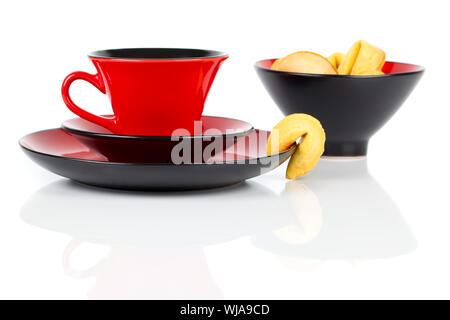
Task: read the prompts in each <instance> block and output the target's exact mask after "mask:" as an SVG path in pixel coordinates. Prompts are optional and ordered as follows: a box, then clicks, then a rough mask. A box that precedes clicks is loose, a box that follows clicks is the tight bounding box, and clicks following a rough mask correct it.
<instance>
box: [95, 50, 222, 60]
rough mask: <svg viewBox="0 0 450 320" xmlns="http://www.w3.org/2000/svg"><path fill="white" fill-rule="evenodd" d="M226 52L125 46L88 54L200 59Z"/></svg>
mask: <svg viewBox="0 0 450 320" xmlns="http://www.w3.org/2000/svg"><path fill="white" fill-rule="evenodd" d="M226 56H227V54H226V53H224V52H220V51H215V50H203V49H179V48H125V49H107V50H98V51H94V52H92V53H90V54H89V57H92V58H104V59H139V60H141V59H173V60H183V59H201V58H219V57H226Z"/></svg>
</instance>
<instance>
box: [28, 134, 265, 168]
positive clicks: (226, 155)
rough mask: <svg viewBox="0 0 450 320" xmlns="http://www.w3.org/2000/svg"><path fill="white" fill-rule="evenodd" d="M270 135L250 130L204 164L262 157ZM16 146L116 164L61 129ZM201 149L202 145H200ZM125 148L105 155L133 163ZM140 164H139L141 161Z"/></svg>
mask: <svg viewBox="0 0 450 320" xmlns="http://www.w3.org/2000/svg"><path fill="white" fill-rule="evenodd" d="M269 135H270V132H268V131H263V130H254V131H252V132H251V133H250V134H248V135H246V136H244V137H242V138H241V139H239V140H238V141H235V142H234V143H232V144H230V145H229V146H227V148H224V149H223V152H222V153H220V154H215V155H214V156H213V157H212V158H209V159H204V160H205V161H202V162H203V163H204V162H207V163H217V162H230V161H239V160H245V159H247V160H251V159H259V158H262V157H266V156H267V154H266V143H267V139H268V137H269ZM20 145H21V146H22V147H24V148H26V149H28V150H30V151H33V152H37V153H40V154H45V155H50V156H54V157H62V158H72V159H82V160H89V161H102V162H117V161H114V160H112V159H110V156H111V155H110V154H109V153H104V154H100V153H99V152H97V151H96V150H95V149H92V148H90V147H89V146H88V145H87V144H84V143H83V142H81V141H80V140H79V139H78V138H77V137H75V136H74V135H72V134H71V133H69V132H67V131H65V130H64V129H50V130H45V131H40V132H35V133H32V134H30V135H27V136H25V137H23V138H22V139H21V140H20ZM201 147H202V148H204V147H203V146H201ZM127 148H128V146H127V145H124V144H121V143H115V144H113V145H111V149H110V150H109V152H112V153H117V154H122V155H123V157H124V158H126V157H127V155H128V157H130V158H128V159H124V161H123V163H134V162H133V161H131V158H132V157H133V156H132V155H131V156H130V155H129V153H128V152H127ZM153 151H154V153H158V151H160V150H158V149H157V148H155V149H153ZM141 163H142V162H141ZM152 163H153V164H160V162H159V161H158V160H157V161H154V162H152V161H149V162H147V164H152Z"/></svg>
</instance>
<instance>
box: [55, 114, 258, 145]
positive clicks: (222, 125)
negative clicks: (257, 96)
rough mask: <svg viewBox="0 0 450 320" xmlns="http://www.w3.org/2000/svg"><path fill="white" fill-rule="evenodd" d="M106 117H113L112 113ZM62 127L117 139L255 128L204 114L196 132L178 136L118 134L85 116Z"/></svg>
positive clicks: (209, 134) (227, 132)
mask: <svg viewBox="0 0 450 320" xmlns="http://www.w3.org/2000/svg"><path fill="white" fill-rule="evenodd" d="M105 117H112V116H110V115H108V116H105ZM62 128H63V129H66V130H68V131H70V132H72V133H77V134H84V135H97V136H100V135H101V136H108V137H111V138H116V139H123V138H140V139H144V140H145V139H149V140H155V139H172V138H174V137H176V136H179V137H185V136H189V137H191V138H192V136H198V137H199V138H203V139H204V138H213V137H217V136H225V135H227V136H238V135H245V134H248V133H249V132H250V131H252V130H253V127H252V125H251V124H250V123H248V122H245V121H242V120H237V119H232V118H224V117H213V116H202V117H201V118H200V120H199V122H198V123H197V126H196V127H195V128H194V129H195V130H194V132H190V131H188V130H180V131H179V132H178V134H177V135H176V136H129V135H116V134H114V133H113V132H111V130H109V129H107V128H105V127H102V126H99V125H97V124H95V123H93V122H90V121H88V120H85V119H83V118H73V119H69V120H66V121H64V122H63V123H62Z"/></svg>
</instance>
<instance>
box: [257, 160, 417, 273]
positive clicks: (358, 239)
mask: <svg viewBox="0 0 450 320" xmlns="http://www.w3.org/2000/svg"><path fill="white" fill-rule="evenodd" d="M282 197H284V198H285V199H286V201H288V202H290V203H291V205H292V208H293V211H292V212H293V214H294V215H295V216H296V217H297V222H296V223H295V224H294V225H290V226H285V227H283V228H281V229H276V230H275V231H274V232H273V233H272V234H267V233H266V234H261V235H257V236H255V237H254V239H253V241H254V244H255V245H256V246H257V247H260V248H263V249H265V250H268V251H271V252H273V253H275V254H277V255H279V256H280V257H281V260H282V261H283V263H284V264H286V265H288V266H292V267H293V268H294V269H299V270H303V269H307V270H309V269H314V268H311V266H318V265H320V263H319V261H323V260H334V259H339V260H347V261H350V262H355V261H359V260H366V259H380V258H389V257H395V256H399V255H402V254H406V253H409V252H411V251H413V250H414V249H415V248H416V247H417V244H416V240H415V238H414V236H413V234H412V232H411V230H410V229H409V227H408V225H407V224H406V223H405V221H404V220H403V218H402V215H401V213H400V212H399V209H398V208H397V206H396V205H395V203H394V201H393V200H392V199H391V198H390V196H389V195H388V194H387V193H386V191H385V190H384V189H383V188H382V187H381V186H380V185H379V184H378V183H377V182H376V181H375V180H374V179H373V178H372V177H371V176H370V174H369V172H368V170H367V160H366V159H365V158H363V159H356V160H331V159H321V161H320V162H319V164H318V165H317V167H316V169H315V170H314V171H313V172H312V173H311V174H310V175H308V176H307V177H305V178H304V179H298V180H295V181H289V182H287V183H286V185H285V189H284V191H283V195H282ZM304 266H305V268H303V267H304Z"/></svg>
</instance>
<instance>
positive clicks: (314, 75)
mask: <svg viewBox="0 0 450 320" xmlns="http://www.w3.org/2000/svg"><path fill="white" fill-rule="evenodd" d="M274 59H278V58H269V59H262V60H258V61H256V62H255V68H256V69H257V70H264V71H267V72H272V73H278V74H287V75H292V76H305V77H311V78H333V79H376V78H388V77H396V76H403V75H409V74H417V73H423V72H425V67H423V66H420V65H418V64H412V63H407V62H397V61H386V62H390V63H395V64H403V65H408V66H413V67H417V68H418V70H414V71H406V72H397V73H388V74H380V75H372V76H369V75H361V76H356V75H343V74H320V73H300V72H290V71H279V70H272V69H269V68H266V67H262V66H260V65H259V64H260V63H261V62H264V61H268V60H274Z"/></svg>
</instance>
